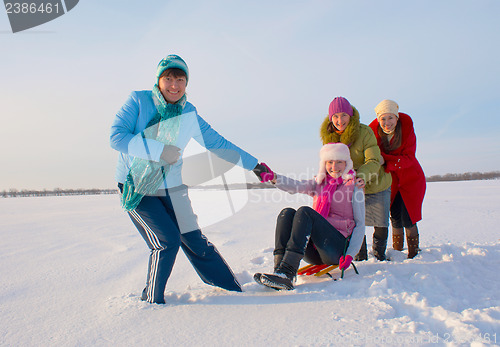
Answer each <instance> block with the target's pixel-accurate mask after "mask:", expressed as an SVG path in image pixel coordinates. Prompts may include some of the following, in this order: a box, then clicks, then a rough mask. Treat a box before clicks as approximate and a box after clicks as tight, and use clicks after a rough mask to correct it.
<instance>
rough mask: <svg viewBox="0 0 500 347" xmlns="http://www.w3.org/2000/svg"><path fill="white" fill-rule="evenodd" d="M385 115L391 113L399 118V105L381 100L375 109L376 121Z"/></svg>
mask: <svg viewBox="0 0 500 347" xmlns="http://www.w3.org/2000/svg"><path fill="white" fill-rule="evenodd" d="M386 113H391V114H393V115H395V116H396V117H398V118H399V105H398V104H397V103H396V102H395V101H392V100H388V99H385V100H382V101H381V102H380V103H379V104H378V105H377V106H376V107H375V114H376V115H377V119H380V116H382V115H383V114H386Z"/></svg>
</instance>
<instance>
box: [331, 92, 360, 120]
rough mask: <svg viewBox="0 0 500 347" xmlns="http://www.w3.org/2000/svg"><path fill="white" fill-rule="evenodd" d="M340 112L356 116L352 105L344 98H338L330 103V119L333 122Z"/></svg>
mask: <svg viewBox="0 0 500 347" xmlns="http://www.w3.org/2000/svg"><path fill="white" fill-rule="evenodd" d="M339 112H345V113H347V114H348V115H349V116H351V117H352V115H353V114H354V112H353V110H352V106H351V104H350V103H349V101H347V99H346V98H344V97H342V96H338V97H336V98H335V99H333V101H332V102H331V103H330V107H329V108H328V117H329V118H330V120H332V116H333V115H334V114H335V113H339Z"/></svg>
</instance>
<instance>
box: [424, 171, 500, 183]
mask: <svg viewBox="0 0 500 347" xmlns="http://www.w3.org/2000/svg"><path fill="white" fill-rule="evenodd" d="M499 177H500V171H491V172H466V173H460V174H456V173H447V174H445V175H434V176H430V177H426V178H425V180H426V181H427V182H441V181H473V180H494V179H498V178H499Z"/></svg>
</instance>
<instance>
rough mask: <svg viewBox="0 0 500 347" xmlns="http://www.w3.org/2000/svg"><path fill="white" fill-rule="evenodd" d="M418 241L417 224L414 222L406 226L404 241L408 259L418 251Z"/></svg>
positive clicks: (413, 256)
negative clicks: (406, 245) (410, 225)
mask: <svg viewBox="0 0 500 347" xmlns="http://www.w3.org/2000/svg"><path fill="white" fill-rule="evenodd" d="M418 241H419V235H418V229H417V225H416V224H415V225H414V226H412V227H410V228H406V243H407V244H408V259H412V258H415V256H416V255H417V254H418V251H419V250H420V249H419V248H418Z"/></svg>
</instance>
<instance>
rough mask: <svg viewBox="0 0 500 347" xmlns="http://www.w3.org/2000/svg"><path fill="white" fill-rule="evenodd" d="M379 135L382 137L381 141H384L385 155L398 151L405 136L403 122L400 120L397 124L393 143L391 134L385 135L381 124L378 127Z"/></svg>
mask: <svg viewBox="0 0 500 347" xmlns="http://www.w3.org/2000/svg"><path fill="white" fill-rule="evenodd" d="M378 134H379V135H380V139H381V140H382V147H384V152H385V153H389V152H391V151H394V150H395V149H398V148H399V147H400V146H401V141H402V137H403V136H402V130H401V122H400V121H399V119H398V122H397V123H396V128H395V129H394V135H393V137H392V143H391V138H390V137H389V134H386V133H384V131H383V130H382V128H381V127H380V124H379V125H378Z"/></svg>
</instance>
